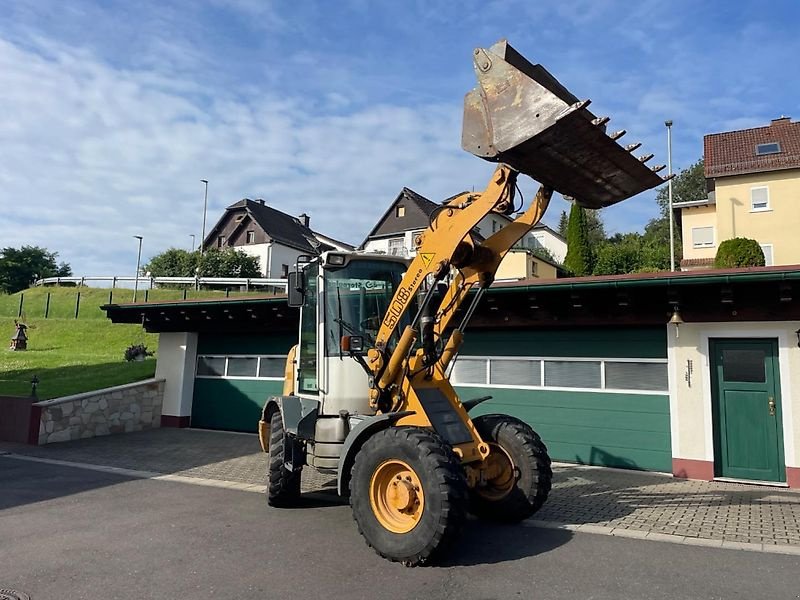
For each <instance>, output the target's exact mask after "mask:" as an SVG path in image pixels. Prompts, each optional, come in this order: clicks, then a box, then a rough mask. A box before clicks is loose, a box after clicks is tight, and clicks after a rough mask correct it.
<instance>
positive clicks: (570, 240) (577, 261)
mask: <svg viewBox="0 0 800 600" xmlns="http://www.w3.org/2000/svg"><path fill="white" fill-rule="evenodd" d="M588 235H589V231H588V225H587V222H586V211H585V210H584V209H583V208H581V207H580V206H578V205H577V203H576V204H573V205H572V208H571V209H570V211H569V226H568V227H567V256H566V258H565V259H564V267H565V268H566V269H567V270H568V271H569V272H570V273H572V274H573V275H575V276H576V277H583V276H584V275H589V274H591V272H592V265H593V262H594V256H593V253H592V247H591V245H590V244H589V239H588Z"/></svg>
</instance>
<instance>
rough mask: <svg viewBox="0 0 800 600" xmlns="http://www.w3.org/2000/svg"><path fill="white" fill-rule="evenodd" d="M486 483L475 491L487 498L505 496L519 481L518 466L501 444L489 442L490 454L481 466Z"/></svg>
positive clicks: (496, 498) (498, 498)
mask: <svg viewBox="0 0 800 600" xmlns="http://www.w3.org/2000/svg"><path fill="white" fill-rule="evenodd" d="M480 470H481V471H482V475H483V477H482V479H483V481H484V485H478V486H476V488H475V491H476V492H477V493H478V494H480V495H481V496H482V497H484V498H486V499H487V500H493V501H496V500H501V499H502V498H505V497H506V496H507V495H508V494H509V493H510V492H511V490H513V489H514V485H515V484H516V483H517V473H516V467H515V466H514V461H513V460H511V456H510V455H509V454H508V452H506V451H505V449H504V448H503V447H502V446H501V445H500V444H492V443H490V444H489V456H487V457H486V459H485V460H484V461H483V464H482V465H481V467H480Z"/></svg>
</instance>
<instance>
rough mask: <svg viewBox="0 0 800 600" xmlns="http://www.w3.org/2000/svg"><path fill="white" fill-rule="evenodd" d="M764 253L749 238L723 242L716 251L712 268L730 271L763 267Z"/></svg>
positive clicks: (756, 243)
mask: <svg viewBox="0 0 800 600" xmlns="http://www.w3.org/2000/svg"><path fill="white" fill-rule="evenodd" d="M763 266H764V251H763V250H761V246H759V245H758V242H757V241H755V240H751V239H749V238H733V239H730V240H725V241H724V242H722V243H721V244H720V245H719V248H718V249H717V256H716V257H714V267H716V268H717V269H732V268H735V267H763Z"/></svg>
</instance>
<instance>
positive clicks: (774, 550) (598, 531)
mask: <svg viewBox="0 0 800 600" xmlns="http://www.w3.org/2000/svg"><path fill="white" fill-rule="evenodd" d="M521 525H522V526H523V527H535V528H539V529H558V530H561V531H573V532H578V533H592V534H595V535H608V536H612V537H620V538H628V539H637V540H649V541H651V542H666V543H669V544H683V545H685V546H704V547H707V548H723V549H726V550H746V551H748V552H766V553H768V554H790V555H793V556H800V546H792V545H777V544H756V543H750V542H733V541H730V540H720V539H711V538H697V537H689V536H685V535H673V534H669V533H659V532H655V531H643V530H641V529H625V528H622V527H607V526H603V525H594V524H589V523H584V524H573V523H556V522H553V521H537V520H535V519H529V520H528V521H525V522H523V523H521Z"/></svg>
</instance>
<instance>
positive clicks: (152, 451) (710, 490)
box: [0, 429, 800, 547]
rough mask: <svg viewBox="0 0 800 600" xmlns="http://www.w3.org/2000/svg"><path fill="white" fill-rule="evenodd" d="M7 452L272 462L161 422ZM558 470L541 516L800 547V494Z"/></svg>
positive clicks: (190, 462) (221, 474)
mask: <svg viewBox="0 0 800 600" xmlns="http://www.w3.org/2000/svg"><path fill="white" fill-rule="evenodd" d="M0 451H6V452H12V453H15V454H23V455H28V456H34V457H39V458H47V459H56V460H63V461H70V462H79V463H89V464H94V465H104V466H110V467H118V468H123V469H131V470H135V471H149V472H155V473H161V474H171V475H181V476H185V477H195V478H202V479H213V480H220V481H233V482H237V483H245V484H252V485H263V483H264V471H265V468H266V460H265V456H264V455H263V454H262V453H261V451H260V448H259V446H258V438H257V437H256V436H255V435H246V434H231V433H223V432H214V431H203V430H194V429H157V430H151V431H144V432H139V433H131V434H125V435H118V436H109V437H101V438H92V439H88V440H79V441H75V442H65V443H61V444H50V445H47V446H39V447H36V446H23V445H16V444H15V445H10V444H0ZM0 460H2V459H0ZM0 464H1V463H0ZM553 470H554V481H553V491H552V492H551V494H550V498H549V500H548V501H547V504H546V505H545V506H544V508H543V509H542V510H541V511H539V512H538V513H537V514H536V517H535V518H536V520H537V521H545V522H548V523H550V524H553V525H556V524H563V525H566V526H579V525H581V526H586V528H587V530H588V529H589V528H591V526H603V527H606V528H614V529H615V530H617V531H620V530H628V531H629V535H631V536H634V535H635V534H636V533H637V532H642V534H643V535H644V534H649V536H650V537H654V536H657V535H658V534H666V535H672V536H683V537H685V538H687V539H690V538H696V539H698V540H712V541H713V540H716V541H719V542H723V541H724V542H726V543H727V542H742V543H747V544H763V545H765V546H768V545H770V546H797V547H800V493H798V492H797V491H794V490H787V489H781V488H777V487H761V486H750V485H737V484H730V483H721V482H706V481H686V480H681V479H674V478H672V477H671V476H667V475H660V474H652V473H641V472H635V471H621V470H615V469H601V468H594V467H581V466H574V465H557V466H555V467H554V469H553ZM334 487H335V482H334V480H333V479H332V478H330V477H325V476H320V475H318V474H316V473H314V472H312V471H310V470H307V471H306V472H304V473H303V488H304V490H305V491H307V492H320V491H323V492H325V493H333V492H334ZM643 535H642V536H643Z"/></svg>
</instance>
